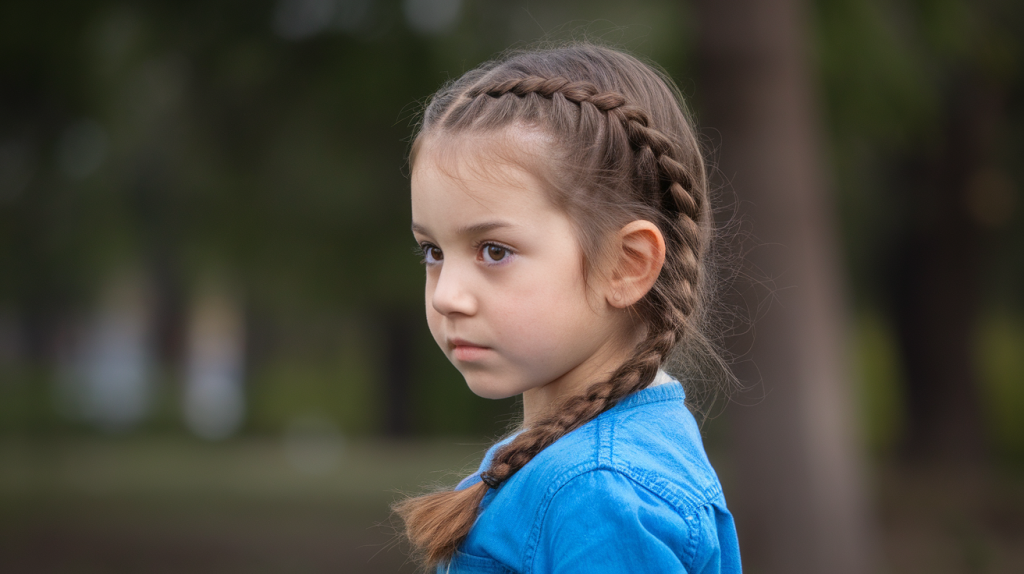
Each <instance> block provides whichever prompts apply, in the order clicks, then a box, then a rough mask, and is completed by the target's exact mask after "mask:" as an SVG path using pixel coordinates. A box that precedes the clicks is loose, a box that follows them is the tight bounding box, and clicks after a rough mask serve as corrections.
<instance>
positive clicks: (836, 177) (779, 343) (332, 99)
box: [0, 0, 1024, 574]
mask: <svg viewBox="0 0 1024 574" xmlns="http://www.w3.org/2000/svg"><path fill="white" fill-rule="evenodd" d="M538 39H546V40H556V41H557V40H566V39H590V40H594V41H599V42H605V43H611V44H613V45H617V46H620V47H623V48H625V49H627V50H630V51H632V52H633V53H635V54H637V55H640V56H642V57H645V58H650V59H651V60H653V61H655V62H658V63H659V64H661V65H662V66H663V67H664V68H665V69H666V70H667V71H668V72H669V73H670V74H671V75H672V77H674V78H675V79H676V80H677V82H678V83H679V85H680V86H681V88H682V90H683V92H684V95H685V96H686V97H687V99H688V102H689V104H690V106H691V107H692V109H693V111H694V114H695V117H696V118H697V121H698V123H699V126H700V128H701V133H702V137H703V139H704V141H705V144H706V145H707V148H708V150H709V152H710V158H711V159H712V161H713V163H714V164H715V166H716V174H717V175H716V186H717V187H718V188H719V189H721V190H722V192H721V196H722V198H723V201H724V203H725V204H726V209H725V210H724V213H723V218H729V217H731V216H732V215H733V214H738V216H737V219H736V221H740V222H741V223H742V231H743V233H744V235H743V237H746V238H748V239H749V241H748V242H747V244H746V246H745V247H742V249H745V250H746V265H748V267H746V268H745V271H744V272H743V275H744V277H746V278H741V279H740V280H739V281H738V282H737V283H735V286H734V289H732V290H731V291H729V292H728V293H726V296H725V298H724V299H723V308H725V309H733V310H736V309H739V310H740V313H739V315H740V316H741V317H748V318H750V319H753V327H752V329H748V328H746V327H745V326H744V325H745V323H743V322H742V321H741V322H739V323H735V322H733V321H732V319H729V316H728V315H726V319H725V323H724V324H725V325H726V326H727V327H728V326H730V325H731V327H730V335H731V336H730V337H729V338H727V339H725V340H724V344H726V345H727V346H728V347H729V348H730V349H731V350H732V352H733V353H735V354H736V355H737V360H736V372H737V373H738V375H739V376H740V379H741V380H742V381H743V382H744V384H745V385H747V386H748V387H749V390H748V391H747V392H744V393H740V394H737V395H735V396H733V398H732V401H731V403H730V404H728V405H727V406H726V408H724V409H722V408H716V409H713V412H712V415H713V416H712V417H711V418H710V419H709V421H708V422H707V423H706V424H705V435H706V440H707V444H708V449H709V452H710V455H711V458H712V461H713V462H714V463H715V465H716V467H717V468H718V469H719V472H720V474H721V476H722V480H723V482H724V484H725V488H726V492H727V494H728V496H729V500H730V505H731V506H732V508H733V509H734V512H735V514H736V516H737V522H738V525H739V529H740V536H741V545H742V548H743V553H744V556H743V557H744V561H745V565H746V567H747V569H748V571H750V572H769V573H775V572H779V573H781V572H788V573H808V574H810V573H819V572H849V573H854V572H857V573H863V572H908V573H909V572H929V573H932V572H939V573H942V572H951V573H952V572H972V573H973V572H1007V573H1009V572H1021V571H1024V215H1022V211H1024V204H1022V199H1024V197H1022V194H1021V186H1022V184H1024V162H1021V159H1022V158H1024V4H1021V3H1019V2H1015V1H1012V0H985V1H977V2H968V1H967V0H890V1H884V0H813V1H807V2H797V1H796V0H732V1H724V0H723V1H715V0H693V1H685V0H638V1H636V2H612V1H605V0H591V1H587V2H584V1H575V0H565V1H560V2H527V1H522V0H514V1H498V0H277V1H261V2H241V1H238V0H222V1H217V2H194V1H176V2H170V1H162V2H161V1H152V2H124V1H122V2H117V1H90V2H70V1H56V0H55V1H52V2H28V1H20V0H9V1H7V2H4V3H3V4H0V571H3V572H33V573H34V572H139V571H143V572H182V571H188V572H413V571H415V568H414V566H413V565H412V564H411V563H409V562H408V561H407V560H406V551H407V548H405V547H404V545H403V544H401V543H398V542H397V541H396V540H397V539H396V538H395V536H394V530H393V526H392V525H391V524H390V523H389V522H388V504H389V502H390V501H392V500H393V499H395V498H396V497H398V496H399V495H400V494H399V493H402V492H414V491H416V490H417V489H419V488H421V487H423V486H424V485H430V484H451V483H452V482H454V480H456V479H457V478H458V476H459V475H460V473H461V472H462V471H464V470H467V469H470V468H473V467H474V466H475V464H476V463H477V462H478V460H479V455H480V453H481V452H482V451H483V450H484V449H485V448H486V446H487V445H488V444H489V442H490V441H492V440H493V439H494V438H496V437H497V436H499V435H500V434H501V433H502V432H503V430H504V429H506V428H507V426H508V425H509V424H510V423H511V422H514V420H515V417H516V415H515V409H516V403H515V401H514V400H507V401H487V400H483V399H479V398H477V397H475V396H473V395H472V394H471V393H470V392H469V391H468V390H467V389H466V388H465V385H464V383H463V382H462V380H461V378H460V376H459V375H458V373H457V372H456V371H455V370H454V369H453V368H452V367H451V366H450V365H448V364H447V361H446V360H445V359H444V357H443V355H442V354H441V353H440V352H439V351H438V350H437V349H436V348H435V345H434V343H433V341H432V340H431V339H430V336H429V333H428V332H427V329H426V325H425V322H424V320H423V309H422V305H423V303H422V269H421V267H420V266H419V265H418V258H417V256H416V255H414V254H413V252H412V248H413V247H414V243H413V241H412V237H411V234H410V232H409V227H408V226H409V207H408V179H407V176H406V173H405V168H406V166H405V163H404V162H405V153H406V150H407V146H408V141H409V136H410V133H411V131H412V126H413V124H414V122H415V118H416V114H417V113H418V111H419V109H420V106H421V104H422V102H423V100H424V98H426V97H427V96H428V95H429V94H431V93H432V92H433V91H434V90H436V89H437V88H438V87H439V86H440V85H441V84H442V83H443V82H444V81H446V80H447V79H450V78H453V77H456V76H458V75H459V74H461V73H462V72H463V71H465V70H468V69H470V68H472V67H473V66H475V65H476V64H478V63H479V62H481V61H483V60H486V59H488V58H490V57H492V56H494V55H495V54H497V53H498V52H500V51H502V50H504V49H505V48H507V47H509V46H522V45H529V44H531V43H533V42H535V41H537V40H538ZM718 406H719V407H722V406H723V405H722V404H719V405H718Z"/></svg>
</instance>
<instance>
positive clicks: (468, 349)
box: [452, 345, 490, 361]
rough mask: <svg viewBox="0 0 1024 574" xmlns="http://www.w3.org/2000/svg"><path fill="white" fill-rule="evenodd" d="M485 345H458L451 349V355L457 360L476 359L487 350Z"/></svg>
mask: <svg viewBox="0 0 1024 574" xmlns="http://www.w3.org/2000/svg"><path fill="white" fill-rule="evenodd" d="M489 350H490V349H488V348H487V347H474V346H472V345H459V346H457V347H455V348H454V349H452V355H453V356H454V357H455V358H456V359H458V360H459V361H476V360H478V359H480V358H482V357H483V356H484V354H485V353H486V352H487V351H489Z"/></svg>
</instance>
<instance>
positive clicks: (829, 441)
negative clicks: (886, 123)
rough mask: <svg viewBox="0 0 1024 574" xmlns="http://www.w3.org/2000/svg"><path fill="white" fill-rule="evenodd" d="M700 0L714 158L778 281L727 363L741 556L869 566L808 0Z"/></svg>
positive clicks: (773, 567) (768, 566) (767, 562)
mask: <svg viewBox="0 0 1024 574" xmlns="http://www.w3.org/2000/svg"><path fill="white" fill-rule="evenodd" d="M697 6H698V14H699V17H700V18H699V22H700V28H699V29H700V44H699V51H698V59H699V65H700V72H699V86H700V90H701V92H700V96H701V97H700V103H701V112H702V113H701V123H702V125H703V127H704V128H705V129H706V130H708V133H710V130H714V133H717V134H718V136H717V137H715V138H714V139H715V140H716V143H718V144H719V145H720V146H721V148H720V149H721V151H720V157H719V160H720V163H719V164H718V166H719V171H720V172H721V175H722V176H723V177H724V180H725V182H726V183H727V184H728V185H729V186H730V187H731V188H732V189H733V190H734V191H735V193H736V195H737V197H738V198H739V199H740V200H741V201H742V202H743V207H744V209H743V212H744V213H745V215H746V217H748V218H749V219H750V222H751V225H752V227H753V233H754V236H756V238H757V240H758V242H763V245H762V246H760V247H759V248H757V249H754V250H753V251H752V252H751V253H750V255H749V261H750V264H752V265H753V266H754V267H756V268H758V269H759V270H760V272H761V273H765V274H767V275H768V277H769V278H770V279H773V280H774V282H775V285H774V288H775V291H774V293H772V294H771V296H772V298H773V304H772V306H771V308H770V309H769V310H768V311H767V312H766V313H765V314H764V316H762V317H758V318H757V324H756V325H755V326H754V328H753V331H752V333H753V335H754V338H753V340H752V341H750V342H748V344H749V345H750V354H749V357H748V359H749V361H746V362H744V363H741V364H740V365H738V368H737V375H738V376H739V378H740V380H741V381H742V382H743V383H745V384H747V385H749V386H751V387H752V388H754V389H755V390H756V391H757V392H756V395H757V396H756V397H753V396H752V395H751V393H747V394H745V395H742V398H741V399H740V400H739V401H738V402H740V403H742V404H739V405H734V406H732V408H731V409H730V412H729V422H730V424H731V429H730V432H731V436H732V437H733V443H734V446H733V448H734V452H733V456H734V457H735V461H734V466H735V470H736V471H737V477H738V478H737V479H736V480H737V482H736V486H737V487H738V489H737V490H736V491H735V493H734V498H733V501H734V503H735V504H734V508H735V512H736V514H737V521H738V522H739V523H740V524H743V528H742V529H741V530H740V536H741V544H742V546H743V549H744V561H745V563H746V566H747V567H748V568H749V569H751V570H753V571H757V572H773V573H776V572H777V573H782V572H787V573H796V572H799V573H808V574H810V573H813V572H843V573H850V574H853V573H862V572H868V571H869V570H870V569H871V567H872V566H873V561H874V557H873V548H872V542H871V540H870V534H869V533H870V525H869V515H870V511H869V510H868V507H867V504H866V502H867V500H868V498H867V496H866V492H865V491H864V483H863V479H864V474H865V469H864V467H863V464H862V462H863V461H862V457H861V453H860V448H859V445H858V443H857V440H856V438H857V433H856V426H855V417H854V414H855V413H854V409H853V405H852V400H851V397H852V395H853V392H852V389H851V387H850V383H851V381H850V380H849V377H848V376H847V369H846V364H845V360H846V357H845V356H844V352H843V349H844V348H845V345H844V336H845V331H846V320H845V313H846V308H845V302H844V293H843V288H842V278H841V277H842V273H841V270H840V265H839V258H838V233H837V229H836V226H835V225H834V223H833V222H834V219H835V213H834V205H833V202H832V201H831V194H830V192H829V185H828V178H827V176H826V173H825V171H824V168H823V159H824V158H823V154H822V153H821V144H822V140H823V132H822V124H821V121H820V118H819V117H818V112H819V108H818V105H817V97H816V84H815V74H814V71H813V67H812V63H811V62H810V60H809V57H808V56H809V53H810V51H809V47H810V46H809V40H808V38H807V36H808V32H809V21H808V20H809V18H808V16H807V13H806V6H805V5H804V4H803V3H802V2H800V1H799V0H737V1H734V2H716V1H714V0H707V1H701V2H697ZM718 183H719V184H722V183H723V182H721V181H719V182H718ZM750 403H753V404H750Z"/></svg>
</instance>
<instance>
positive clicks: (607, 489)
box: [467, 384, 731, 572]
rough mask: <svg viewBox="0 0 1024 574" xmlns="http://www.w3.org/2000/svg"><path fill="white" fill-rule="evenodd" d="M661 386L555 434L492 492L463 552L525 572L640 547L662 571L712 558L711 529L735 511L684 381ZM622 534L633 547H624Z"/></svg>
mask: <svg viewBox="0 0 1024 574" xmlns="http://www.w3.org/2000/svg"><path fill="white" fill-rule="evenodd" d="M665 387H667V388H662V387H659V388H655V389H648V390H646V391H642V392H641V393H638V394H637V395H634V396H632V397H629V398H627V399H626V400H624V401H623V402H622V403H620V404H619V405H618V406H616V407H615V408H613V409H611V410H609V411H608V412H606V413H604V414H602V415H601V416H599V417H597V418H596V419H594V420H593V421H590V422H588V423H587V424H585V425H583V426H581V427H580V428H578V429H576V430H575V431H573V432H571V433H569V434H567V435H566V436H564V437H562V438H560V439H559V440H558V441H556V442H555V443H554V444H552V445H551V446H549V447H548V448H546V449H544V450H543V451H541V452H540V453H539V454H538V455H537V456H536V457H534V459H533V460H531V461H530V462H529V463H528V464H527V465H526V466H525V467H523V468H522V469H521V470H520V471H519V472H518V473H516V474H515V475H513V476H512V477H511V478H510V479H509V480H508V481H507V482H506V483H505V484H503V485H502V486H501V488H500V489H499V490H498V491H491V492H490V493H489V494H488V496H487V497H485V499H484V503H483V506H482V512H481V515H480V517H479V518H478V521H477V524H476V525H475V526H474V527H473V530H472V531H471V532H470V536H469V539H468V540H467V549H469V550H470V551H473V552H479V553H481V554H487V555H490V556H492V557H494V558H495V559H499V561H501V562H502V563H504V564H508V565H510V566H512V565H514V569H515V570H516V571H522V572H549V571H566V572H572V571H577V570H573V569H567V568H568V566H569V564H568V563H563V562H564V561H565V560H567V559H568V557H572V556H577V558H578V559H579V560H581V561H582V560H583V559H584V558H585V557H584V556H583V555H582V554H580V553H581V552H586V553H588V554H589V555H590V556H591V560H587V561H583V562H580V564H590V565H591V566H593V564H594V562H593V559H594V557H598V556H603V553H605V552H609V551H611V550H612V549H614V550H615V551H614V552H613V554H614V556H612V555H609V556H603V557H602V558H601V560H602V561H603V562H604V563H607V564H617V565H618V566H619V567H622V568H628V566H629V564H628V560H631V559H634V558H636V559H640V558H638V557H637V556H638V555H637V552H639V551H640V550H639V549H643V553H644V555H650V556H653V555H658V556H661V559H663V560H664V561H665V565H664V566H665V568H664V569H662V570H660V571H665V572H672V571H676V568H670V567H669V566H668V565H670V564H675V566H676V567H679V565H681V564H686V563H691V564H695V563H698V562H700V561H701V558H700V557H701V556H713V555H716V554H717V552H718V550H717V548H718V535H716V534H715V532H716V528H717V526H718V525H719V524H721V523H726V522H727V523H728V524H729V525H731V516H730V515H729V514H728V510H727V509H726V507H725V501H724V499H723V498H722V491H721V487H720V485H719V482H718V478H717V477H716V476H715V473H714V471H713V470H712V468H711V465H710V463H709V462H708V460H707V457H706V456H705V454H704V449H703V446H702V444H701V438H700V433H699V430H698V428H697V424H696V422H695V421H694V419H693V416H692V415H691V414H690V413H689V411H688V410H687V408H686V406H685V404H684V402H683V394H682V389H681V387H679V385H678V384H675V385H674V388H673V386H670V385H665ZM623 540H629V543H630V544H631V545H632V546H631V548H634V549H637V550H636V551H629V552H623V550H622V549H623V546H622V545H621V544H620V543H619V541H623ZM588 548H589V550H588ZM650 559H651V558H647V559H645V560H650ZM623 560H626V561H627V562H625V563H624V562H622V561H623ZM553 561H554V562H558V563H559V564H561V566H559V564H555V563H554V562H553ZM556 566H557V567H556ZM583 571H587V570H583ZM590 571H594V572H604V571H614V570H600V569H599V570H590ZM633 571H652V570H650V569H649V568H646V569H645V568H643V567H641V568H639V570H633Z"/></svg>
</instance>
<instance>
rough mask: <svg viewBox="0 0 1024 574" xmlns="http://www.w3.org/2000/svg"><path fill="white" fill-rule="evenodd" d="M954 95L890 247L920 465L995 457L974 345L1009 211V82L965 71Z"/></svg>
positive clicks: (912, 452) (910, 185)
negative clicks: (1002, 193) (1001, 169)
mask: <svg viewBox="0 0 1024 574" xmlns="http://www.w3.org/2000/svg"><path fill="white" fill-rule="evenodd" d="M951 84H952V85H953V86H954V87H953V88H952V89H951V90H950V92H951V93H950V94H948V95H947V98H946V106H945V118H944V120H945V122H944V125H942V126H940V127H941V132H940V136H939V137H938V138H936V141H935V142H934V143H935V145H934V146H932V147H930V148H929V149H927V150H923V151H921V152H920V155H919V156H917V157H913V158H909V159H906V160H905V161H904V162H903V165H902V169H901V170H900V171H901V173H900V176H901V177H900V178H899V180H898V181H897V182H896V186H895V187H896V189H897V190H898V192H899V193H901V194H903V195H904V196H905V197H906V198H907V199H908V200H909V201H907V203H908V205H909V212H908V213H907V214H906V215H907V221H908V223H907V224H906V225H905V226H904V231H905V232H904V234H903V236H902V237H901V238H900V241H898V242H897V244H896V245H895V246H894V248H893V249H892V250H891V251H890V255H891V260H890V265H889V272H888V274H887V275H888V277H887V280H888V281H887V283H888V285H887V288H888V295H889V302H890V305H891V307H892V310H891V312H892V315H893V318H894V323H895V326H896V333H897V337H898V340H899V343H900V348H901V351H902V358H903V366H904V375H905V381H906V391H907V392H906V402H907V404H906V406H907V424H906V427H907V432H906V437H905V441H904V451H903V453H904V455H906V456H907V457H908V458H909V459H910V460H912V461H915V462H925V463H939V464H956V465H963V464H965V463H968V464H975V463H979V462H983V461H984V460H985V456H986V449H985V440H984V428H983V423H982V417H981V408H980V405H979V402H980V399H979V397H978V384H977V379H978V377H977V368H976V365H975V361H974V341H975V333H976V321H977V316H978V311H979V310H980V309H979V307H980V305H979V303H980V301H981V287H982V285H981V280H980V277H981V272H982V263H983V261H984V256H985V255H987V253H986V251H987V249H986V245H985V244H986V241H985V240H986V239H987V237H986V230H985V229H984V225H985V224H986V222H990V221H992V220H994V219H998V218H999V217H1001V215H1002V214H1000V213H992V211H993V210H999V209H1000V206H999V205H998V204H996V205H992V202H991V201H990V199H991V198H990V195H991V193H990V190H988V189H987V186H989V185H991V184H992V182H991V179H992V178H991V177H987V176H990V175H991V174H993V173H996V174H998V172H997V171H996V170H994V161H993V159H994V158H993V156H994V152H993V150H994V148H995V140H996V139H997V136H998V133H999V128H1000V126H1001V125H1003V124H1004V122H1005V119H1004V117H1003V109H1004V105H1003V96H1002V93H1001V92H1002V90H1001V89H1000V87H999V86H997V85H994V84H993V83H992V82H991V81H989V80H988V79H987V78H985V77H983V76H982V75H981V74H978V73H971V72H965V73H962V74H960V78H958V81H955V82H951Z"/></svg>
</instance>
